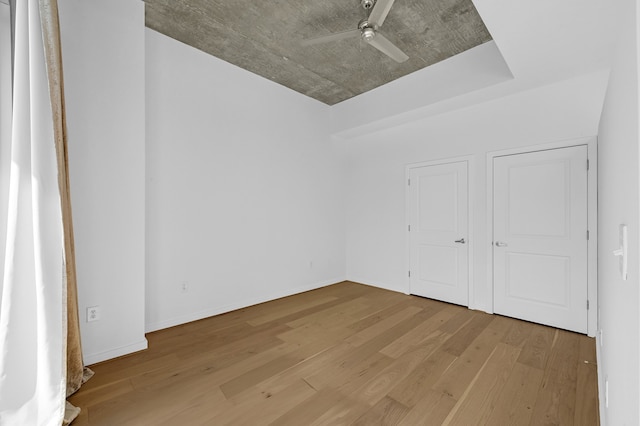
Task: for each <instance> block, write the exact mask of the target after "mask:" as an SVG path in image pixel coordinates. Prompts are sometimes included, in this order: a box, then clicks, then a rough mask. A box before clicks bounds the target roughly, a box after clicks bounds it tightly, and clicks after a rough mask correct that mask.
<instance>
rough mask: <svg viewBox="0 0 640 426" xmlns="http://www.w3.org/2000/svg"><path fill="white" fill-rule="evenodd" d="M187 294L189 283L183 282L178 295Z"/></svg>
mask: <svg viewBox="0 0 640 426" xmlns="http://www.w3.org/2000/svg"><path fill="white" fill-rule="evenodd" d="M188 292H189V283H188V282H186V281H185V282H183V283H181V284H180V293H188Z"/></svg>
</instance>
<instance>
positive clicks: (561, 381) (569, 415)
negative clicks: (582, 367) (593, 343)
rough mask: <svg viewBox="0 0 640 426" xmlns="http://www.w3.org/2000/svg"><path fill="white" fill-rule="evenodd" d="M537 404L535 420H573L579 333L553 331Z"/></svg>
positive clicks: (567, 423) (551, 421)
mask: <svg viewBox="0 0 640 426" xmlns="http://www.w3.org/2000/svg"><path fill="white" fill-rule="evenodd" d="M556 336H557V337H556V339H555V341H554V343H553V345H552V348H551V353H550V354H549V361H548V366H547V368H546V369H545V373H544V377H543V379H542V384H541V387H540V390H539V392H538V397H537V400H536V405H535V407H534V410H533V414H532V416H531V419H532V422H533V423H537V424H558V425H569V424H573V419H574V417H575V416H574V414H575V403H576V386H577V369H578V354H579V342H578V337H579V336H578V335H577V334H575V333H570V332H568V331H565V330H557V331H556Z"/></svg>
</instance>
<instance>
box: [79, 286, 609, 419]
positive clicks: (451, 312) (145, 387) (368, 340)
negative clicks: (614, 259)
mask: <svg viewBox="0 0 640 426" xmlns="http://www.w3.org/2000/svg"><path fill="white" fill-rule="evenodd" d="M148 341H149V349H148V350H146V351H144V352H139V353H136V354H132V355H130V356H126V357H122V358H118V359H114V360H111V361H107V362H104V363H100V364H97V365H95V366H92V368H94V371H95V372H96V375H95V377H94V378H93V379H91V380H90V381H89V382H88V383H87V384H86V385H85V386H84V387H82V388H81V389H80V390H79V391H78V392H77V393H76V394H75V395H73V396H72V397H71V399H70V400H71V401H72V402H73V403H75V404H76V405H78V406H80V408H81V409H82V412H81V414H80V416H79V417H78V418H77V420H76V421H75V423H74V424H73V426H87V425H89V426H90V425H118V426H120V425H173V424H188V425H190V426H191V425H266V424H270V423H272V424H276V425H295V426H299V425H332V426H333V425H351V424H358V425H359V424H366V425H369V424H370V425H378V424H389V425H392V424H393V425H396V424H400V425H405V426H416V425H425V424H426V425H440V424H443V423H444V424H451V425H465V426H466V425H475V424H488V425H494V424H495V425H503V424H504V425H510V426H511V425H526V424H562V425H565V424H567V425H570V424H574V425H580V426H590V425H596V424H598V401H597V377H596V374H597V365H596V363H595V343H594V340H593V339H590V338H588V337H586V336H582V335H578V334H574V333H570V332H566V331H563V330H556V329H553V328H550V327H545V326H541V325H536V324H531V323H528V322H525V321H519V320H514V319H511V318H507V317H501V316H497V315H493V316H492V315H488V314H485V313H482V312H477V311H471V310H469V309H466V308H463V307H460V306H455V305H449V304H446V303H442V302H438V301H434V300H430V299H426V298H421V297H415V296H407V295H404V294H401V293H394V292H390V291H388V290H383V289H377V288H372V287H367V286H364V285H361V284H356V283H349V282H343V283H340V284H336V285H333V286H328V287H324V288H321V289H318V290H313V291H309V292H305V293H302V294H299V295H295V296H291V297H287V298H282V299H278V300H275V301H273V302H267V303H263V304H260V305H256V306H251V307H248V308H244V309H239V310H237V311H233V312H230V313H228V314H224V315H219V316H215V317H211V318H206V319H203V320H199V321H196V322H193V323H189V324H184V325H181V326H177V327H172V328H170V329H167V330H160V331H157V332H154V333H150V334H149V335H148Z"/></svg>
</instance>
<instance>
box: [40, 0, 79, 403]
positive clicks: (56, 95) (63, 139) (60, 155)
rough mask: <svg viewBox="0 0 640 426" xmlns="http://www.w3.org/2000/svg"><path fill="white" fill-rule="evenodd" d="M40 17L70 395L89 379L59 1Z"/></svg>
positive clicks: (48, 1) (50, 1)
mask: <svg viewBox="0 0 640 426" xmlns="http://www.w3.org/2000/svg"><path fill="white" fill-rule="evenodd" d="M40 17H41V21H42V33H43V34H42V36H43V40H44V53H45V63H46V66H47V74H48V80H49V95H50V98H51V110H52V116H53V126H54V140H55V147H56V154H57V163H58V187H59V189H60V204H61V210H62V226H63V232H64V260H65V267H66V277H67V283H66V284H67V396H70V395H71V394H73V393H74V392H76V391H77V390H78V389H79V388H80V386H81V385H82V383H84V381H86V376H87V374H90V373H86V372H85V368H84V363H83V360H82V345H81V342H80V321H79V315H78V290H77V278H76V261H75V258H76V255H75V245H74V236H73V215H72V211H71V192H70V184H69V155H68V151H67V128H66V112H65V104H64V77H63V67H62V49H61V46H60V23H59V18H58V2H57V0H40Z"/></svg>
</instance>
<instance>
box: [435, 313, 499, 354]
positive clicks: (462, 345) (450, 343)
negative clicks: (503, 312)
mask: <svg viewBox="0 0 640 426" xmlns="http://www.w3.org/2000/svg"><path fill="white" fill-rule="evenodd" d="M492 321H493V316H491V315H489V314H485V313H482V312H476V313H474V315H473V317H472V319H471V320H470V321H468V322H467V323H466V324H464V325H463V326H462V327H461V328H460V329H459V330H458V331H457V332H456V333H455V335H453V336H452V337H451V338H450V339H448V340H447V341H446V342H445V343H444V344H443V345H442V350H443V351H445V352H449V353H450V354H451V355H455V356H460V355H461V354H462V353H463V352H464V351H465V349H467V348H468V347H469V344H470V343H471V342H472V341H473V339H474V338H475V337H476V336H477V335H478V334H480V333H481V332H482V331H483V330H484V329H485V328H486V327H487V326H488V325H489V324H490V323H491V322H492Z"/></svg>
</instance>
